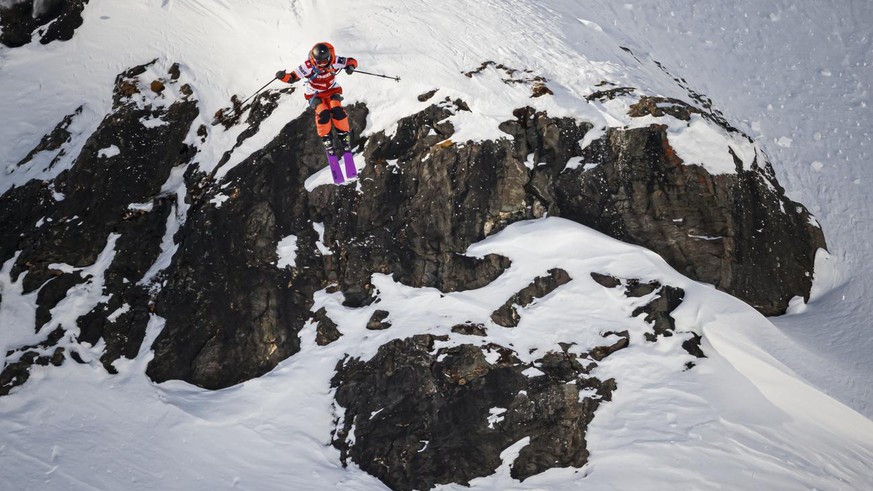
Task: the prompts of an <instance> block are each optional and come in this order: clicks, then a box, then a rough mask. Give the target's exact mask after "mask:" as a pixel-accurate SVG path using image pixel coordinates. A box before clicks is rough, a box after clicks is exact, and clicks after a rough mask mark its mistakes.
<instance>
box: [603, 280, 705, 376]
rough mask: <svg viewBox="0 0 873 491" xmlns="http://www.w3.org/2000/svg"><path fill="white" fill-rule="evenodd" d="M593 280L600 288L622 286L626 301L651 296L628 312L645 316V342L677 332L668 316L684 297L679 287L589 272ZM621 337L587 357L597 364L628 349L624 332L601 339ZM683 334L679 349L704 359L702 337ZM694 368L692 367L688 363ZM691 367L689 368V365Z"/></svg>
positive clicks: (609, 333)
mask: <svg viewBox="0 0 873 491" xmlns="http://www.w3.org/2000/svg"><path fill="white" fill-rule="evenodd" d="M591 277H592V278H593V279H594V281H596V282H598V283H599V284H601V285H603V286H604V287H606V288H617V287H619V286H621V287H622V288H623V289H624V294H625V296H627V297H628V298H642V297H645V296H648V295H653V294H654V295H653V296H654V298H653V299H652V301H650V302H649V303H647V304H646V305H643V306H641V307H637V308H636V309H634V311H633V312H632V313H631V316H633V317H638V316H640V315H643V314H645V318H644V320H645V321H646V322H647V323H649V325H651V327H652V331H651V332H647V333H645V334H644V336H645V338H646V341H649V342H652V343H654V342H656V341H657V340H658V337H659V336H664V337H670V336H673V334H674V333H675V332H676V321H675V320H673V317H672V316H671V315H670V313H671V312H673V311H674V310H676V308H677V307H679V305H680V304H681V303H682V300H683V299H684V298H685V291H684V290H682V289H681V288H676V287H673V286H670V285H662V284H661V283H659V282H657V281H649V282H642V281H640V280H638V279H636V278H631V279H627V280H624V281H622V280H620V279H618V278H616V277H614V276H610V275H604V274H600V273H591ZM613 334H614V335H616V336H620V337H622V338H623V339H621V340H619V341H618V342H617V343H615V344H613V345H612V346H608V347H598V348H595V349H594V350H592V351H591V353H589V354H590V356H591V357H592V358H594V359H595V360H597V361H600V359H601V358H598V357H600V356H606V355H609V354H611V353H613V352H615V351H617V350H619V349H622V348H625V347H627V345H628V343H629V342H630V336H629V334H628V332H627V331H623V332H619V333H614V332H608V333H605V334H604V337H609V336H610V335H613ZM682 335H684V336H687V337H688V338H687V339H686V340H685V341H683V343H682V348H684V349H685V351H687V352H688V353H689V354H691V355H694V356H696V357H697V358H706V355H705V354H704V353H703V350H702V349H701V348H700V343H701V341H702V338H701V337H700V335H699V334H697V333H695V332H683V333H682ZM691 365H693V364H691ZM689 368H690V366H689Z"/></svg>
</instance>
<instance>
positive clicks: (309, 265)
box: [147, 96, 367, 388]
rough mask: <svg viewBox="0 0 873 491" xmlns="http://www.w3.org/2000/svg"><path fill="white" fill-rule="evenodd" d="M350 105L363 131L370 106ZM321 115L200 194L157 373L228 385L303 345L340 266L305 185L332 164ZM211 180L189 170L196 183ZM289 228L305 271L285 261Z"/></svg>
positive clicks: (170, 276)
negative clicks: (324, 249) (320, 131)
mask: <svg viewBox="0 0 873 491" xmlns="http://www.w3.org/2000/svg"><path fill="white" fill-rule="evenodd" d="M265 97H266V98H267V100H269V99H270V96H265ZM349 109H350V111H349V112H350V116H351V122H352V126H353V128H355V129H358V128H361V127H363V122H364V121H365V119H366V115H367V113H366V110H365V109H364V108H363V107H362V106H356V107H352V108H349ZM262 114H263V113H262ZM312 121H313V115H312V112H311V110H309V111H307V112H306V113H304V114H303V115H301V116H300V117H298V118H297V119H295V120H294V121H291V122H290V123H289V124H288V125H286V126H285V127H284V128H283V129H282V130H281V132H280V134H279V135H278V137H277V138H276V139H275V140H274V141H273V142H271V143H270V144H269V145H267V146H266V147H265V148H263V149H262V150H260V151H258V152H255V153H254V154H252V155H251V156H250V157H249V158H247V159H246V160H245V161H244V162H242V163H241V164H239V165H238V166H236V167H234V168H233V169H231V170H230V171H229V172H228V173H227V175H226V177H225V181H224V182H225V185H224V186H223V187H222V188H217V187H215V186H207V187H206V188H204V189H202V190H200V191H199V192H197V193H196V196H197V198H196V200H194V201H192V203H191V210H190V212H189V216H188V221H187V224H186V227H185V228H184V229H183V230H181V231H180V232H179V234H178V236H177V240H178V242H179V249H178V251H177V253H176V256H175V259H174V262H173V265H172V266H171V267H170V268H169V269H168V270H167V271H166V275H167V283H166V285H165V286H164V288H163V289H162V290H161V292H160V294H159V295H158V297H157V298H156V309H157V312H158V313H159V314H160V315H161V316H162V317H164V318H165V319H166V323H165V327H164V330H163V331H162V332H161V334H160V336H159V337H158V339H157V340H156V341H155V344H154V351H155V358H154V360H152V362H151V363H150V364H149V366H148V369H147V373H148V375H149V376H150V377H151V378H152V379H153V380H156V381H163V380H169V379H182V380H186V381H188V382H191V383H194V384H197V385H199V386H201V387H207V388H221V387H227V386H230V385H233V384H236V383H239V382H242V381H245V380H249V379H251V378H253V377H257V376H260V375H262V374H264V373H266V372H267V371H269V370H271V369H272V368H273V367H275V366H276V364H278V363H279V362H280V361H281V360H284V359H285V358H288V357H289V356H291V355H293V354H294V353H296V352H297V351H298V350H299V349H300V339H299V336H298V334H297V333H298V332H299V331H300V329H302V328H303V326H304V324H305V323H306V322H307V320H308V319H309V318H310V308H311V307H312V303H313V296H314V292H315V291H317V290H320V289H322V288H325V287H327V286H328V284H329V278H328V277H329V273H330V272H331V271H332V270H333V269H334V268H335V265H334V260H333V258H332V257H331V256H322V255H321V252H320V251H319V249H318V246H317V242H318V240H319V237H318V234H317V233H316V232H315V230H314V228H313V222H319V221H321V220H322V219H321V218H320V217H316V216H313V214H312V212H311V210H310V206H309V200H310V194H309V193H308V192H307V191H306V189H305V188H304V183H305V181H306V179H307V178H308V177H309V176H310V175H312V174H313V173H315V172H316V171H317V170H320V169H321V168H322V167H323V166H324V165H325V162H324V150H323V149H322V148H321V142H320V141H319V140H318V138H317V135H316V134H315V132H314V131H313V129H312ZM203 178H204V176H202V175H201V173H199V172H195V171H192V172H190V173H189V183H190V185H195V184H196V185H200V184H201V183H202V181H203ZM331 188H333V187H331ZM330 191H340V190H339V189H331V190H330ZM216 197H220V198H222V200H224V201H223V202H221V200H216V199H215V198H216ZM337 201H338V202H341V201H342V200H340V199H337ZM217 203H221V204H217ZM289 235H295V236H297V238H298V240H297V246H298V250H297V264H296V267H295V268H293V269H294V270H295V271H296V272H295V271H289V270H288V269H280V268H277V267H276V261H277V259H278V256H277V253H276V245H277V244H278V242H279V241H280V240H281V239H282V238H283V237H286V236H289ZM191 326H197V329H191ZM328 339H329V337H328V336H327V335H326V337H325V339H324V341H327V340H328Z"/></svg>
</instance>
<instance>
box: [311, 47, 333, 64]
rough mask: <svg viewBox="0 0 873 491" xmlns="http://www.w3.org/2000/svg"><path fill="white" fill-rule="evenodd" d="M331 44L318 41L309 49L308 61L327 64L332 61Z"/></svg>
mask: <svg viewBox="0 0 873 491" xmlns="http://www.w3.org/2000/svg"><path fill="white" fill-rule="evenodd" d="M333 59H334V54H333V46H331V45H330V44H328V43H318V44H316V45H315V46H313V47H312V49H311V50H310V51H309V61H311V62H312V64H313V65H317V66H327V65H329V64H331V63H332V62H333Z"/></svg>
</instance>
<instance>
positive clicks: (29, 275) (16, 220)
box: [0, 65, 198, 383]
mask: <svg viewBox="0 0 873 491" xmlns="http://www.w3.org/2000/svg"><path fill="white" fill-rule="evenodd" d="M145 69H146V66H145V65H144V66H141V67H136V68H135V69H132V70H131V71H129V72H126V73H125V74H122V75H120V76H119V78H118V80H117V84H116V106H115V111H114V112H113V113H112V114H110V115H109V116H107V117H106V118H105V119H104V120H103V122H102V123H101V124H100V126H99V127H98V128H97V130H96V131H95V132H94V134H93V135H91V136H90V138H89V139H88V141H87V142H86V143H85V145H84V148H83V149H82V152H81V153H80V154H79V155H78V156H77V157H76V159H75V162H74V164H73V166H72V168H70V169H69V170H67V171H64V172H63V173H61V174H60V175H59V176H58V177H57V178H56V179H54V180H53V181H52V182H36V181H31V182H30V183H28V184H27V185H25V186H21V187H19V188H14V189H11V190H10V191H8V192H6V193H4V194H3V196H2V197H0V221H2V223H3V224H4V233H3V234H2V238H0V261H6V260H8V259H9V258H12V257H14V256H15V255H16V254H18V257H17V260H16V262H15V264H14V267H13V268H12V276H13V278H18V277H19V276H20V275H22V274H24V273H26V276H24V278H23V285H24V289H25V292H31V291H34V290H37V289H40V291H39V295H38V297H37V303H38V309H37V316H36V319H37V322H36V326H35V329H36V331H37V332H39V331H40V330H41V329H49V330H53V331H54V332H60V334H61V335H60V336H55V335H54V333H53V334H51V335H49V336H48V338H47V341H46V342H44V343H42V345H41V346H40V347H39V350H37V351H39V353H45V352H46V351H47V350H50V349H53V346H55V344H56V343H58V342H59V341H61V340H62V338H64V337H70V336H71V335H69V334H68V333H70V332H72V330H73V329H76V328H78V329H79V330H80V333H79V335H78V337H77V338H76V341H77V342H87V343H89V344H92V345H93V344H96V343H97V341H98V340H100V339H103V340H105V341H106V348H105V351H104V355H103V356H102V358H101V361H102V362H103V364H104V365H105V366H106V367H107V369H108V370H110V371H113V370H114V369H113V368H112V366H111V363H112V362H113V361H115V360H117V359H118V358H119V357H121V356H125V357H130V358H132V357H134V356H135V355H136V354H137V353H138V351H139V348H140V345H141V343H142V339H143V337H144V334H145V328H146V323H147V322H148V315H149V312H148V310H149V301H150V296H149V291H148V287H147V286H146V285H138V284H137V282H138V281H139V280H141V279H142V278H143V276H144V275H145V274H146V272H147V271H148V269H149V268H150V267H151V265H152V264H153V263H154V262H155V260H156V259H157V257H158V255H159V254H160V252H161V247H160V245H161V240H162V237H163V233H164V230H165V226H166V223H167V219H168V216H169V215H170V213H172V212H173V210H174V209H175V202H174V196H162V195H161V194H160V191H161V186H162V185H163V184H164V182H166V181H167V179H168V177H169V176H170V171H171V170H172V169H173V168H174V167H176V166H179V165H183V164H186V163H187V162H188V159H189V158H190V156H191V155H190V151H189V148H188V147H187V146H186V145H185V144H184V143H183V141H184V140H185V137H186V135H187V133H188V129H189V127H190V124H191V121H193V120H194V118H195V117H196V115H197V113H198V111H197V106H196V103H195V102H194V101H193V100H188V98H187V97H186V98H184V99H182V100H179V101H176V102H174V103H173V104H171V105H169V106H168V107H163V106H153V105H149V104H145V105H142V104H140V105H138V104H137V103H136V102H134V101H133V100H132V99H131V96H133V95H135V94H139V93H142V92H144V91H147V90H148V89H147V88H145V87H141V86H140V82H139V81H138V80H136V76H137V75H139V74H142V73H144V71H145ZM125 86H129V87H134V88H137V87H139V88H137V91H136V92H132V93H131V94H129V95H125V94H123V93H122V91H123V88H124V87H125ZM143 119H161V120H163V121H165V122H166V123H167V124H163V125H158V126H153V127H146V126H144V125H143V123H142V122H141V120H143ZM66 124H69V123H68V122H67V123H66ZM63 127H64V123H62V124H61V125H59V126H58V128H59V129H56V130H55V132H53V135H55V134H57V135H58V136H59V138H60V140H59V141H64V140H65V138H64V137H63ZM51 140H52V138H51V137H49V138H48V139H44V140H43V142H41V144H40V145H41V146H45V147H49V145H47V144H46V142H47V141H51ZM51 145H57V143H51ZM113 147H114V148H115V149H117V152H118V153H117V154H116V155H110V154H108V153H104V152H105V150H106V149H108V148H113ZM25 160H27V159H25ZM131 204H140V205H143V206H142V207H140V208H131V207H130V205H131ZM7 224H8V225H9V227H11V231H10V233H7V230H10V229H7V228H6V226H7ZM113 251H114V260H113V261H112V263H111V265H110V266H109V267H108V268H107V269H106V272H105V275H104V278H102V281H103V292H104V298H105V300H104V301H102V302H101V303H99V304H98V305H97V306H95V307H94V308H93V309H92V310H91V311H90V312H87V313H83V315H82V316H81V317H80V318H79V319H78V320H77V321H76V325H51V326H49V325H48V323H49V322H50V321H51V315H50V310H51V309H52V308H54V307H55V306H56V305H57V304H58V303H59V302H60V301H61V300H62V299H63V298H64V297H65V296H66V295H67V292H68V291H69V290H70V289H71V288H73V287H74V286H77V285H89V284H94V282H95V281H99V280H100V279H97V278H93V277H91V276H90V275H87V276H86V275H84V274H83V273H82V272H81V271H77V270H75V269H76V268H85V267H87V266H90V265H93V264H94V263H95V262H96V261H97V259H98V256H100V255H101V254H106V253H112V252H113ZM53 264H66V265H69V266H72V268H73V270H72V271H67V272H65V271H62V270H61V269H57V267H54V266H52V265H53ZM113 314H115V315H113ZM60 349H61V351H62V352H63V348H60ZM33 351H34V350H33V348H32V347H21V348H18V349H14V350H12V351H11V353H10V356H8V357H7V363H9V364H10V367H11V366H12V364H15V363H20V362H21V361H27V360H31V361H33V362H35V363H38V362H39V361H40V360H41V359H42V358H41V357H44V356H45V355H44V354H40V355H39V356H38V357H36V358H33V356H32V355H31V354H30V353H31V352H33ZM70 355H71V356H76V355H75V353H71V354H70ZM61 359H63V357H61ZM51 360H52V363H56V362H58V359H57V358H56V357H52V358H51ZM18 366H19V368H21V367H22V365H20V364H19V365H18ZM10 367H7V368H6V369H10ZM6 369H4V370H6ZM3 373H4V374H5V373H6V372H5V371H4V372H3ZM24 379H26V371H25V372H23V374H22V375H20V376H18V377H15V381H16V383H19V382H22V381H23V380H24Z"/></svg>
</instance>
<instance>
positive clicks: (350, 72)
mask: <svg viewBox="0 0 873 491" xmlns="http://www.w3.org/2000/svg"><path fill="white" fill-rule="evenodd" d="M353 71H355V67H353V66H352V65H348V66H346V73H348V74H349V75H351V74H352V72H353Z"/></svg>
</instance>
